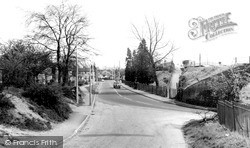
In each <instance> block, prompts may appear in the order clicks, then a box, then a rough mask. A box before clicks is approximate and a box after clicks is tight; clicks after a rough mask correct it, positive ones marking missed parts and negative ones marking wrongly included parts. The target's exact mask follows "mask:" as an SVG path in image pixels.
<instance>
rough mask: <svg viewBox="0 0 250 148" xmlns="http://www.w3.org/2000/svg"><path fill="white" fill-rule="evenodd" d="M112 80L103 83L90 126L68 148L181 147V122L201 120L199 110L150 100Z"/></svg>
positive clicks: (66, 144) (69, 142)
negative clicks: (119, 85) (117, 85)
mask: <svg viewBox="0 0 250 148" xmlns="http://www.w3.org/2000/svg"><path fill="white" fill-rule="evenodd" d="M112 82H113V81H105V82H103V83H102V84H101V86H100V91H99V95H98V96H96V97H97V104H96V108H95V110H94V113H93V115H92V116H91V117H90V120H89V121H88V123H87V125H86V126H84V128H83V129H81V131H80V132H79V133H78V134H77V135H76V136H75V137H73V138H72V139H71V140H69V141H68V142H67V143H65V144H64V147H66V148H182V147H187V145H186V143H185V141H184V138H183V134H182V131H181V127H182V125H183V124H184V123H185V122H187V121H189V120H191V119H199V118H200V116H199V115H198V114H197V110H194V109H190V108H185V107H180V106H176V105H173V104H167V103H163V102H159V101H155V100H151V99H149V98H147V97H144V96H142V95H139V94H136V93H134V92H131V91H129V90H127V89H125V88H121V89H113V87H112Z"/></svg>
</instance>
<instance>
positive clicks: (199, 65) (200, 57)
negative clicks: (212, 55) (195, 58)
mask: <svg viewBox="0 0 250 148" xmlns="http://www.w3.org/2000/svg"><path fill="white" fill-rule="evenodd" d="M199 66H200V67H201V54H199Z"/></svg>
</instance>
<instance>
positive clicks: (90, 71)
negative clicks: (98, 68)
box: [89, 64, 92, 106]
mask: <svg viewBox="0 0 250 148" xmlns="http://www.w3.org/2000/svg"><path fill="white" fill-rule="evenodd" d="M91 75H92V65H91V64H90V69H89V105H90V106H91V104H92V103H91V94H92V88H91V87H92V84H91V82H92V81H91Z"/></svg>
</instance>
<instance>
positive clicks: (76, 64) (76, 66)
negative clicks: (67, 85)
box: [76, 48, 79, 104]
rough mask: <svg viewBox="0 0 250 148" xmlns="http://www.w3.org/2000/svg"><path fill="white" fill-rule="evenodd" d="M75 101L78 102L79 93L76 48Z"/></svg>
mask: <svg viewBox="0 0 250 148" xmlns="http://www.w3.org/2000/svg"><path fill="white" fill-rule="evenodd" d="M76 103H77V104H79V95H78V52H77V48H76Z"/></svg>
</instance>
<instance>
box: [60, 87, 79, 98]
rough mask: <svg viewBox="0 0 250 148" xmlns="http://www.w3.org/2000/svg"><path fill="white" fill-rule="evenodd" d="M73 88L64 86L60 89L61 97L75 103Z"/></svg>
mask: <svg viewBox="0 0 250 148" xmlns="http://www.w3.org/2000/svg"><path fill="white" fill-rule="evenodd" d="M73 88H74V87H71V86H64V87H62V91H63V95H64V96H65V97H67V98H70V99H71V100H74V101H75V98H76V97H75V96H76V95H75V91H74V90H73Z"/></svg>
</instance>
